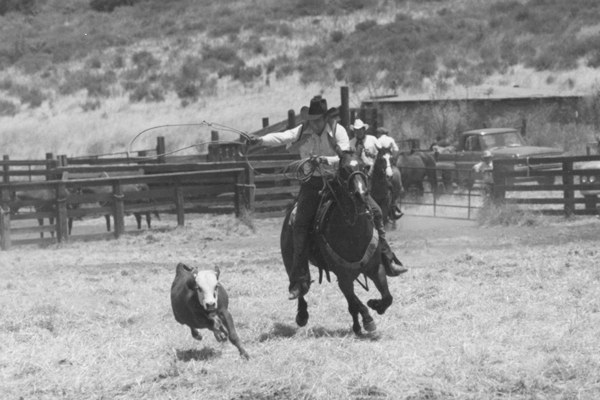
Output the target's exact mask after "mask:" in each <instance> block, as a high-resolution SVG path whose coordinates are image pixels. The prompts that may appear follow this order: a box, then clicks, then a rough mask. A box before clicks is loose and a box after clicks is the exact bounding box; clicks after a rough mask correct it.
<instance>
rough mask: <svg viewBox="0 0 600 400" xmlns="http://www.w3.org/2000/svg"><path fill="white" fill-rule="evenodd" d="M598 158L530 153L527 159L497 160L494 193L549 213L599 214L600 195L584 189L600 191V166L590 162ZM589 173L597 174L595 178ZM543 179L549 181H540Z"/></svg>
mask: <svg viewBox="0 0 600 400" xmlns="http://www.w3.org/2000/svg"><path fill="white" fill-rule="evenodd" d="M594 162H596V163H598V162H600V156H598V155H592V156H587V155H586V156H569V157H530V158H527V159H526V160H525V163H524V162H523V160H522V159H506V160H495V161H494V169H493V179H494V186H493V189H492V193H493V197H494V199H495V200H496V201H497V202H505V203H509V204H517V205H519V207H520V208H523V209H531V210H535V211H538V212H541V213H543V214H548V215H564V216H567V217H568V216H571V215H597V214H598V210H597V208H596V202H597V196H596V195H591V196H584V195H583V194H582V193H581V191H582V190H584V191H598V192H600V182H599V181H598V180H597V179H596V177H598V176H600V169H599V168H598V167H595V168H588V167H587V166H586V164H587V165H592V166H593V163H594ZM599 164H600V163H599ZM540 167H541V168H540ZM582 177H584V179H582ZM588 177H594V182H589V181H590V180H591V179H586V178H588ZM543 180H547V181H548V183H547V184H539V183H538V182H539V181H543ZM583 180H587V181H588V182H586V183H583V182H582V181H583Z"/></svg>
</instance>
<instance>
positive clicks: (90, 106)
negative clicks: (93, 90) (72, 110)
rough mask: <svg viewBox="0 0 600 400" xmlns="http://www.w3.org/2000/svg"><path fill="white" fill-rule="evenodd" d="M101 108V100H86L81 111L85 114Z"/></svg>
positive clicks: (81, 105)
mask: <svg viewBox="0 0 600 400" xmlns="http://www.w3.org/2000/svg"><path fill="white" fill-rule="evenodd" d="M100 106H101V103H100V100H99V99H94V100H90V99H88V100H86V101H85V102H84V103H82V104H80V107H81V110H82V111H83V112H88V111H94V110H97V109H99V108H100Z"/></svg>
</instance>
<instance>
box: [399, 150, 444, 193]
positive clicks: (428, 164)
mask: <svg viewBox="0 0 600 400" xmlns="http://www.w3.org/2000/svg"><path fill="white" fill-rule="evenodd" d="M396 166H397V167H398V168H399V169H400V172H401V173H402V186H403V187H404V190H406V191H408V190H409V189H410V188H411V187H415V188H416V190H417V194H418V195H419V197H420V196H423V194H424V193H425V188H424V187H423V181H424V180H425V179H426V178H427V180H428V181H429V184H430V186H431V192H432V193H435V192H436V190H437V175H436V170H435V168H436V161H435V158H434V157H433V156H432V155H431V154H429V153H426V152H423V151H411V152H410V153H400V154H398V158H397V160H396Z"/></svg>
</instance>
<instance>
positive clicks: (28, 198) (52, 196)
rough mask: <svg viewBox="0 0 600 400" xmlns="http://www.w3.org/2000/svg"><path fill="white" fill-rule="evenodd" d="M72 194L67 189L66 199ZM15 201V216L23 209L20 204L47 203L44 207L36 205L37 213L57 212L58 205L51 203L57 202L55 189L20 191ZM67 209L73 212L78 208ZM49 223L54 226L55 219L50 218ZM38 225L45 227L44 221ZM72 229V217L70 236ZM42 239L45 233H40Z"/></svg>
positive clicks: (68, 206)
mask: <svg viewBox="0 0 600 400" xmlns="http://www.w3.org/2000/svg"><path fill="white" fill-rule="evenodd" d="M71 193H72V191H71V190H70V189H66V193H65V197H68V196H69V194H71ZM14 199H15V200H16V201H17V204H16V205H15V206H14V207H12V208H11V213H13V214H17V213H18V212H19V208H20V207H21V205H20V204H18V202H42V201H45V202H48V203H47V204H43V205H36V206H35V207H34V208H35V212H36V213H42V212H56V205H55V204H53V203H50V202H52V201H54V200H56V190H55V189H34V190H20V191H17V192H15V195H14ZM62 200H63V201H64V199H62ZM67 208H68V209H69V210H73V209H75V208H78V207H77V205H75V204H68V205H67ZM49 221H50V225H53V224H54V218H52V217H50V218H49ZM38 223H39V226H43V225H44V219H43V218H38ZM72 229H73V218H72V217H71V218H69V219H68V234H69V235H71V230H72ZM52 236H53V237H54V232H52ZM40 237H41V238H43V237H44V232H40Z"/></svg>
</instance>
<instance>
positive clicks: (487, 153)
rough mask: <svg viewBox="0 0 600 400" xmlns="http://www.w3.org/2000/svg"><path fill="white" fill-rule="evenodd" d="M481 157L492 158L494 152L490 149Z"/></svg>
mask: <svg viewBox="0 0 600 400" xmlns="http://www.w3.org/2000/svg"><path fill="white" fill-rule="evenodd" d="M481 158H492V152H491V151H489V150H486V151H484V152H483V155H482V156H481Z"/></svg>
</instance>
